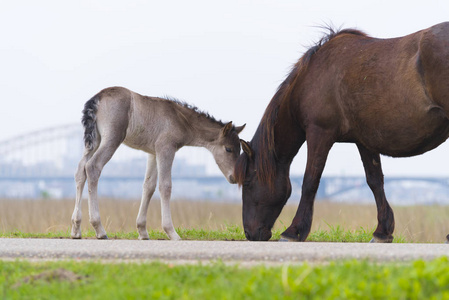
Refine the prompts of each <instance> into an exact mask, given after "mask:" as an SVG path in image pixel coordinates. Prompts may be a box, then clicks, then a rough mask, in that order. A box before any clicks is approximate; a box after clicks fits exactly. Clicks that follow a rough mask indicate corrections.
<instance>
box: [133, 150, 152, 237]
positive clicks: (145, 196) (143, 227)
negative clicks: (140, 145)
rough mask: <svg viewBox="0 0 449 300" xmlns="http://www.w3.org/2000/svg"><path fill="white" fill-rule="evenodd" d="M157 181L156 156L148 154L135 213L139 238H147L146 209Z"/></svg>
mask: <svg viewBox="0 0 449 300" xmlns="http://www.w3.org/2000/svg"><path fill="white" fill-rule="evenodd" d="M156 183H157V164H156V157H155V156H154V155H153V154H148V162H147V171H146V174H145V180H144V182H143V191H142V200H141V202H140V208H139V214H138V215H137V220H136V224H137V231H138V232H139V240H148V239H150V237H149V236H148V231H147V211H148V206H149V204H150V200H151V197H152V196H153V194H154V190H155V189H156Z"/></svg>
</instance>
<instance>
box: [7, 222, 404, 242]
mask: <svg viewBox="0 0 449 300" xmlns="http://www.w3.org/2000/svg"><path fill="white" fill-rule="evenodd" d="M177 232H178V234H179V235H180V236H181V238H182V239H184V240H201V241H205V240H206V241H217V240H218V241H243V240H246V238H245V234H244V232H243V229H242V228H241V227H240V226H236V225H228V226H226V227H225V228H224V229H223V230H205V229H185V228H178V229H177ZM373 232H374V229H371V230H367V229H364V228H360V229H358V230H345V229H344V228H343V227H341V226H331V225H328V229H327V230H324V229H319V230H317V231H314V232H312V233H311V234H310V235H309V237H308V238H307V240H308V241H312V242H360V243H365V242H369V241H370V240H371V238H372V237H373ZM281 233H282V230H274V231H273V236H272V238H271V240H279V238H280V235H281ZM148 234H149V236H150V239H152V240H166V239H168V237H167V235H166V234H165V233H164V232H163V231H159V230H149V231H148ZM0 237H7V238H70V230H69V229H67V231H59V232H48V233H25V232H20V231H13V232H3V233H0ZM108 237H109V238H110V239H130V240H133V239H137V238H138V234H137V231H134V232H110V233H108ZM83 238H95V232H94V231H93V230H88V231H84V232H83ZM394 242H395V243H405V242H407V241H406V240H405V238H403V237H401V236H395V239H394Z"/></svg>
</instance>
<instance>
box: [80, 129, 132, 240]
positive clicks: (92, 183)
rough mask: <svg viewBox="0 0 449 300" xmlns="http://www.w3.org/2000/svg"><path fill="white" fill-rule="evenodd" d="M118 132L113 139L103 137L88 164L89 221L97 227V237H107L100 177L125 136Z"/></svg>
mask: <svg viewBox="0 0 449 300" xmlns="http://www.w3.org/2000/svg"><path fill="white" fill-rule="evenodd" d="M118 136H119V135H118V134H117V135H116V136H114V138H112V139H102V140H101V143H100V146H99V147H98V150H97V151H96V152H95V154H94V155H93V156H92V158H91V159H90V160H89V161H88V162H87V164H86V174H87V184H88V186H89V198H88V200H89V222H90V224H91V225H92V226H93V227H94V229H95V235H96V237H97V239H107V238H108V236H107V235H106V231H105V230H104V228H103V225H102V224H101V219H100V210H99V207H98V195H97V189H98V179H99V178H100V174H101V171H102V170H103V167H104V166H105V165H106V163H107V162H108V161H109V160H110V159H111V157H112V155H113V154H114V153H115V151H116V150H117V148H118V147H119V146H120V144H121V143H122V141H123V139H124V137H123V138H120V137H118Z"/></svg>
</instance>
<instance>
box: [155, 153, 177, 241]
mask: <svg viewBox="0 0 449 300" xmlns="http://www.w3.org/2000/svg"><path fill="white" fill-rule="evenodd" d="M175 153H176V150H175V149H171V148H162V149H158V151H157V153H156V159H157V170H158V174H159V192H160V194H161V213H162V228H163V229H164V231H165V233H166V234H167V235H168V237H169V238H170V239H171V240H175V241H176V240H180V239H181V237H180V236H179V235H178V233H176V230H175V227H174V226H173V221H172V218H171V211H170V197H171V188H172V181H171V168H172V165H173V159H174V158H175Z"/></svg>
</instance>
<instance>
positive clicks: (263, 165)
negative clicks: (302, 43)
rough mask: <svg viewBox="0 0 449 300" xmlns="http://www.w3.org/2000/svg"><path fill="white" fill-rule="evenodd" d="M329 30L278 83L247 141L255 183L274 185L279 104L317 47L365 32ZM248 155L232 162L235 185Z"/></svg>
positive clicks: (239, 178) (243, 171)
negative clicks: (276, 126)
mask: <svg viewBox="0 0 449 300" xmlns="http://www.w3.org/2000/svg"><path fill="white" fill-rule="evenodd" d="M325 29H327V30H328V31H329V33H328V34H326V35H325V36H323V37H322V38H321V39H320V40H319V41H318V42H317V43H316V44H315V45H313V46H312V47H310V48H309V49H308V50H307V51H306V52H305V53H304V55H303V56H302V57H301V58H300V59H299V60H298V62H297V63H296V64H295V65H293V67H292V70H291V71H290V73H289V74H288V75H287V78H286V79H285V80H284V81H283V82H282V83H281V84H280V85H279V87H278V89H277V91H276V93H275V94H274V96H273V98H272V99H271V101H270V103H269V104H268V106H267V108H266V110H265V113H264V115H263V117H262V120H261V121H260V124H259V127H258V128H257V131H256V133H255V134H254V137H253V139H252V140H251V142H250V146H251V148H252V149H253V150H254V151H255V155H254V157H253V158H252V159H254V163H255V170H256V174H257V178H258V180H259V182H262V183H265V184H268V186H269V187H270V188H272V189H273V188H274V179H275V177H276V161H277V157H276V149H275V141H274V127H275V125H276V121H277V117H278V111H279V107H280V106H281V103H282V102H283V101H286V100H288V99H289V98H290V95H291V93H292V90H293V88H294V87H295V85H296V84H297V80H298V78H299V77H300V76H301V75H302V74H304V73H305V71H306V70H307V68H308V66H309V64H310V61H311V59H312V57H313V56H314V55H315V54H316V53H317V52H318V51H319V50H320V49H321V47H322V46H323V45H324V44H326V43H327V42H329V41H330V40H332V39H334V38H335V37H337V36H340V35H343V34H353V35H359V36H367V35H366V34H365V33H363V32H361V31H359V30H355V29H344V30H335V29H332V28H331V27H329V26H328V27H325ZM248 159H249V157H248V155H247V154H246V153H243V154H242V155H241V156H240V157H239V159H238V160H237V163H236V165H235V170H234V176H235V179H236V181H237V183H238V184H239V186H241V185H243V183H244V181H245V175H246V169H247V164H248Z"/></svg>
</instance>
